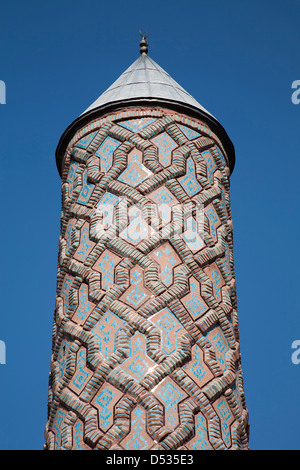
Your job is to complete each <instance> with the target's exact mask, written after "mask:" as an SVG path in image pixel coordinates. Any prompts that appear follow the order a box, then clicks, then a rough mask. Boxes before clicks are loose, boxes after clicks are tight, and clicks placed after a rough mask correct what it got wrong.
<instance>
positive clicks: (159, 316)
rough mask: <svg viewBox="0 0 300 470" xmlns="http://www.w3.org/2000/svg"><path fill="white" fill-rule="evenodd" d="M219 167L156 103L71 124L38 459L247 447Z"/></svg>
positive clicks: (195, 125) (208, 139)
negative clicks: (70, 452) (65, 452)
mask: <svg viewBox="0 0 300 470" xmlns="http://www.w3.org/2000/svg"><path fill="white" fill-rule="evenodd" d="M229 177H230V169H229V156H228V152H227V150H226V148H224V145H223V143H222V141H221V140H220V138H219V137H218V135H217V134H216V133H215V132H214V129H212V128H211V127H210V126H209V125H208V124H207V122H205V120H201V119H200V118H199V117H195V116H191V115H189V113H185V112H182V111H178V110H175V109H174V108H173V109H172V107H168V106H163V105H157V104H156V105H150V104H149V105H140V106H134V105H131V106H123V107H120V108H119V109H116V110H111V111H109V112H107V113H106V114H105V113H104V114H100V115H99V116H97V117H95V118H94V119H92V120H90V121H87V122H85V123H82V125H81V126H79V127H78V128H77V130H76V132H75V133H74V135H73V136H72V138H71V139H70V140H69V141H68V143H67V145H66V149H65V152H64V156H63V164H62V214H61V234H60V240H59V263H58V273H57V295H56V308H55V318H54V327H53V348H52V357H51V373H50V381H49V403H48V422H47V425H46V432H45V435H46V448H47V449H51V450H53V449H86V450H89V449H98V450H105V449H111V450H116V449H121V450H128V449H129V450H138V449H140V450H142V449H143V450H145V449H147V450H150V449H152V450H153V449H162V450H164V449H165V450H175V449H191V450H193V449H196V450H202V449H210V450H214V449H217V450H222V449H247V448H248V412H247V407H246V404H245V398H244V387H243V378H242V370H241V356H240V345H239V327H238V316H237V301H236V282H235V273H234V260H233V239H232V220H231V211H230V195H229Z"/></svg>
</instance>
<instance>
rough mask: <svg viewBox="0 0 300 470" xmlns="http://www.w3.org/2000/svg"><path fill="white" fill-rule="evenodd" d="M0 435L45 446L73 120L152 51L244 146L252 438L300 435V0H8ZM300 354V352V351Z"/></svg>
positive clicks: (242, 260) (0, 74) (16, 444)
mask: <svg viewBox="0 0 300 470" xmlns="http://www.w3.org/2000/svg"><path fill="white" fill-rule="evenodd" d="M0 8H1V15H0V44H1V48H0V80H3V81H4V82H5V83H6V104H5V105H0V137H1V150H0V154H1V174H0V184H1V189H2V203H1V222H2V230H1V300H2V301H1V314H0V340H2V341H5V344H6V352H7V361H6V362H7V363H6V364H5V365H0V381H1V386H0V449H41V448H42V446H43V444H44V435H43V434H44V425H45V423H46V419H47V416H46V412H47V388H48V373H49V365H50V354H51V335H52V321H53V310H54V301H55V289H56V266H57V253H58V236H59V221H60V178H59V175H58V172H57V169H56V164H55V156H54V154H55V149H56V146H57V143H58V141H59V138H60V136H61V134H62V133H63V131H64V130H65V129H66V127H67V126H68V125H69V124H70V123H71V122H72V121H73V120H74V119H75V118H76V117H77V116H78V115H79V114H81V113H82V112H83V111H84V110H85V109H86V108H87V107H88V106H89V105H90V104H91V103H92V102H93V101H94V100H95V99H96V98H97V97H98V96H99V95H100V94H101V93H102V92H103V91H104V90H105V89H106V88H107V87H108V86H110V85H111V83H112V82H113V81H114V80H115V79H116V78H118V76H119V75H120V74H121V73H122V72H123V71H124V70H125V69H126V68H127V67H128V66H129V65H131V63H132V62H133V61H134V60H135V59H136V58H137V57H138V55H139V47H138V43H139V40H140V36H139V29H140V28H142V29H143V30H146V31H147V32H148V36H149V56H150V57H152V58H153V59H154V60H155V61H156V62H157V63H158V64H159V65H160V66H161V67H163V68H164V69H165V70H166V71H167V72H168V73H169V74H170V75H171V76H172V77H173V78H174V79H175V80H176V81H177V82H178V83H180V85H182V86H183V87H184V88H185V89H186V90H187V91H188V92H189V93H190V94H191V95H193V96H194V98H195V99H196V100H197V101H199V102H200V103H201V104H202V105H203V106H204V107H205V108H206V109H208V110H209V111H210V112H211V113H212V114H213V115H214V116H216V117H217V118H218V120H219V121H220V122H221V124H222V125H223V126H224V127H225V129H226V131H227V133H228V134H229V136H230V138H231V139H232V141H233V143H234V145H235V149H236V166H235V169H234V172H233V175H232V177H231V205H232V214H233V224H234V256H235V267H236V276H237V294H238V312H239V324H240V337H241V353H242V367H243V374H244V382H245V393H246V400H247V405H248V408H249V414H250V426H251V427H250V429H251V431H250V447H251V448H252V449H299V426H298V424H299V418H300V404H299V387H300V364H299V365H296V364H293V362H292V360H291V355H292V352H293V351H292V349H291V344H292V342H293V341H295V340H300V325H299V287H298V282H299V266H300V259H299V258H300V250H299V229H300V227H299V202H300V198H299V170H300V164H299V161H300V159H299V151H300V132H299V125H300V104H299V105H295V104H293V103H292V100H291V95H292V92H293V90H292V88H291V86H292V82H293V81H294V80H299V79H300V69H299V40H300V29H299V19H300V1H299V0H280V1H279V0H268V1H266V0H260V1H258V0H256V1H253V0H251V1H250V0H243V1H242V2H241V1H238V0H228V1H225V0H210V1H209V2H207V1H204V0H186V1H185V2H183V1H180V0H172V1H170V0H164V1H163V2H162V1H158V0H152V1H150V2H141V1H137V0H127V2H124V1H121V0H114V2H104V1H103V0H100V1H99V0H98V1H96V0H86V1H85V2H82V1H78V0H60V1H57V0H52V1H51V2H40V1H36V0H29V1H28V2H22V1H17V0H11V1H10V2H5V3H3V5H2V6H1V7H0ZM299 357H300V355H299Z"/></svg>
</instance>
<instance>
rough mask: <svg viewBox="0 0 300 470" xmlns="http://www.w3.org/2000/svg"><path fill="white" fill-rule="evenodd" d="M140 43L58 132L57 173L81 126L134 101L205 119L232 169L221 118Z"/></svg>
mask: <svg viewBox="0 0 300 470" xmlns="http://www.w3.org/2000/svg"><path fill="white" fill-rule="evenodd" d="M140 45H141V46H143V47H141V49H140V51H141V56H140V57H139V58H138V59H137V60H136V61H135V62H133V64H132V65H131V66H130V67H129V68H128V69H127V70H125V72H123V73H122V75H121V76H120V77H119V78H118V79H117V80H116V81H115V82H114V83H113V84H112V85H111V86H110V87H109V88H108V89H107V90H106V91H104V93H102V94H101V95H100V96H99V98H98V99H96V101H94V102H93V103H92V104H91V105H90V106H89V107H88V108H87V109H86V110H85V111H84V112H83V113H82V114H81V115H80V116H79V117H78V118H77V119H75V120H74V121H73V122H72V123H71V124H70V126H69V127H68V128H67V129H66V130H65V132H64V133H63V135H62V136H61V138H60V141H59V143H58V146H57V149H56V163H57V168H58V171H59V173H60V174H61V173H62V165H63V160H64V154H65V151H66V148H67V146H68V143H69V142H70V140H71V139H72V137H73V136H74V134H75V132H76V131H77V130H78V129H79V128H80V127H82V126H84V125H85V124H87V123H88V122H91V121H92V120H93V119H95V118H96V117H98V116H101V115H102V114H105V113H107V112H111V111H112V110H116V109H121V108H122V107H127V106H136V105H138V106H144V105H145V106H157V105H162V106H165V107H168V108H170V109H176V110H179V112H184V113H187V114H189V115H190V116H194V117H198V118H200V119H201V120H202V121H203V122H206V123H207V124H208V125H209V127H210V128H211V130H212V131H213V132H215V133H216V134H217V135H218V137H219V139H220V140H221V141H222V144H223V146H224V148H225V151H226V153H227V156H228V158H229V164H230V169H231V171H232V170H233V167H234V163H235V151H234V146H233V144H232V142H231V140H230V138H229V137H228V135H227V133H226V131H225V129H224V128H223V127H222V125H221V124H220V122H219V121H218V120H217V119H216V118H215V117H214V116H213V115H212V114H210V113H209V112H208V111H207V110H206V109H205V108H204V107H203V106H201V104H199V103H198V101H196V100H195V99H194V98H193V97H192V96H191V95H190V94H189V93H188V92H187V91H185V90H184V89H183V88H182V87H181V86H180V85H179V84H178V83H177V82H176V81H175V80H174V79H173V78H172V77H171V76H170V75H169V74H168V73H167V72H166V71H165V70H163V69H162V68H161V67H160V66H159V65H158V64H157V63H156V62H155V61H154V60H153V59H151V58H150V57H149V56H148V55H147V50H148V49H147V47H146V45H147V44H146V42H143V41H142V42H141V43H140ZM145 51H146V52H145Z"/></svg>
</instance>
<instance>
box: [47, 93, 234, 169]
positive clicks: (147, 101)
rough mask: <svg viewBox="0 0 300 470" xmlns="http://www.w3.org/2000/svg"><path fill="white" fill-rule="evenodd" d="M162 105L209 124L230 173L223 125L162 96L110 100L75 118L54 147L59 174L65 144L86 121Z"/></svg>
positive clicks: (229, 147) (229, 148)
mask: <svg viewBox="0 0 300 470" xmlns="http://www.w3.org/2000/svg"><path fill="white" fill-rule="evenodd" d="M149 105H151V106H153V105H154V106H164V107H166V108H168V109H172V110H174V111H178V112H182V113H185V114H188V115H189V116H191V117H194V118H200V119H201V120H202V121H203V122H205V123H206V124H208V125H209V127H210V129H211V130H212V131H213V132H214V133H215V134H216V135H217V136H218V137H219V139H220V140H221V142H222V144H223V147H224V149H225V152H226V154H227V157H228V160H229V168H230V173H232V171H233V169H234V165H235V150H234V145H233V143H232V141H231V140H230V138H229V136H228V134H227V132H226V131H225V129H224V127H223V126H222V125H221V124H220V123H219V121H217V119H215V118H214V117H213V116H212V115H211V114H207V113H205V112H204V111H202V110H201V109H199V108H196V107H194V106H192V105H190V104H186V103H179V102H177V101H172V100H169V99H163V98H144V97H143V98H133V99H126V100H119V101H115V102H110V103H107V104H105V105H102V106H99V107H97V108H94V109H92V110H90V111H88V112H86V113H84V114H82V115H80V116H79V117H78V118H77V119H75V120H74V121H73V122H72V123H71V124H70V125H69V126H68V127H67V129H66V130H65V132H64V133H63V134H62V136H61V138H60V140H59V143H58V145H57V148H56V152H55V156H56V165H57V168H58V172H59V174H60V176H62V167H63V160H64V155H65V152H66V149H67V146H68V144H69V142H70V140H71V139H72V137H73V136H74V135H75V133H76V131H77V130H78V129H80V128H81V127H83V126H84V125H85V124H87V123H88V122H91V121H93V120H94V119H96V118H97V117H100V116H102V115H104V114H108V113H109V112H111V111H114V112H115V111H118V110H120V109H123V108H128V107H133V106H149Z"/></svg>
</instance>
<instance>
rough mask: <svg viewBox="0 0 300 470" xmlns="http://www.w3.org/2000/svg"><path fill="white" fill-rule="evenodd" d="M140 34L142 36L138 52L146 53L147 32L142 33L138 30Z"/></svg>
mask: <svg viewBox="0 0 300 470" xmlns="http://www.w3.org/2000/svg"><path fill="white" fill-rule="evenodd" d="M140 35H141V36H142V40H141V42H140V53H141V54H142V55H143V54H147V53H148V41H147V33H144V34H142V32H141V30H140Z"/></svg>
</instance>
